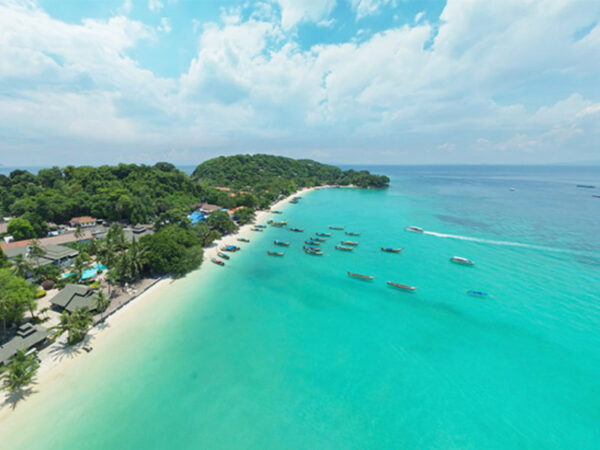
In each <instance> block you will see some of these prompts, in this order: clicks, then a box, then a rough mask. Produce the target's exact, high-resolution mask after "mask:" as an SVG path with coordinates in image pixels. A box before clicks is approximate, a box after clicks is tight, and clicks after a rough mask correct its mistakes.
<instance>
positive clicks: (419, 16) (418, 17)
mask: <svg viewBox="0 0 600 450" xmlns="http://www.w3.org/2000/svg"><path fill="white" fill-rule="evenodd" d="M423 17H425V12H424V11H421V12H418V13H417V14H416V15H415V23H419V22H420V21H421V19H422V18H423Z"/></svg>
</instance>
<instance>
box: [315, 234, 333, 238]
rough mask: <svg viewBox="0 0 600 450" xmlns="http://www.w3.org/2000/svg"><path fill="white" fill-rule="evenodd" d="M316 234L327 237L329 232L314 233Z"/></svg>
mask: <svg viewBox="0 0 600 450" xmlns="http://www.w3.org/2000/svg"><path fill="white" fill-rule="evenodd" d="M315 234H316V235H317V236H323V237H329V236H331V233H315Z"/></svg>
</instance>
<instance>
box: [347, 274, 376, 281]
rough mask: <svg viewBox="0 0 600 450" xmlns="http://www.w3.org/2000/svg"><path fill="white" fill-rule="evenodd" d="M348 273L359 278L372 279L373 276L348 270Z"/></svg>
mask: <svg viewBox="0 0 600 450" xmlns="http://www.w3.org/2000/svg"><path fill="white" fill-rule="evenodd" d="M348 275H350V276H351V277H354V278H360V279H361V280H373V279H374V278H375V277H372V276H371V275H361V274H360V273H354V272H348Z"/></svg>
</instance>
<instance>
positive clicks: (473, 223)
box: [435, 214, 490, 230]
mask: <svg viewBox="0 0 600 450" xmlns="http://www.w3.org/2000/svg"><path fill="white" fill-rule="evenodd" d="M435 217H437V218H438V219H439V220H441V221H442V222H446V223H454V224H457V225H463V226H466V227H470V228H477V229H480V230H489V228H490V226H489V225H488V224H487V223H484V222H479V221H477V220H473V219H465V218H463V217H455V216H446V215H444V214H436V215H435Z"/></svg>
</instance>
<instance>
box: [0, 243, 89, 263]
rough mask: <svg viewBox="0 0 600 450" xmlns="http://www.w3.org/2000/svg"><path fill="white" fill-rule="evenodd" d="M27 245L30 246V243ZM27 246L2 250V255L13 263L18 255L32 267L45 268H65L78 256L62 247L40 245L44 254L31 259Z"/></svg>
mask: <svg viewBox="0 0 600 450" xmlns="http://www.w3.org/2000/svg"><path fill="white" fill-rule="evenodd" d="M29 244H31V242H30V243H29ZM29 244H28V245H20V246H14V247H8V248H6V249H5V250H4V253H6V257H7V258H8V260H9V261H14V260H15V259H16V257H17V256H18V255H22V256H23V257H24V258H27V259H29V260H30V263H31V264H32V265H33V266H34V267H41V266H47V265H49V264H54V265H55V266H59V267H67V266H69V265H71V264H72V263H73V261H74V260H75V258H76V257H77V255H79V252H78V251H77V250H74V249H72V248H69V247H65V246H63V245H55V244H46V245H42V248H43V249H44V251H45V252H46V253H45V255H44V256H40V257H39V258H31V257H30V255H29V251H30V248H31V246H30V245H29Z"/></svg>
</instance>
